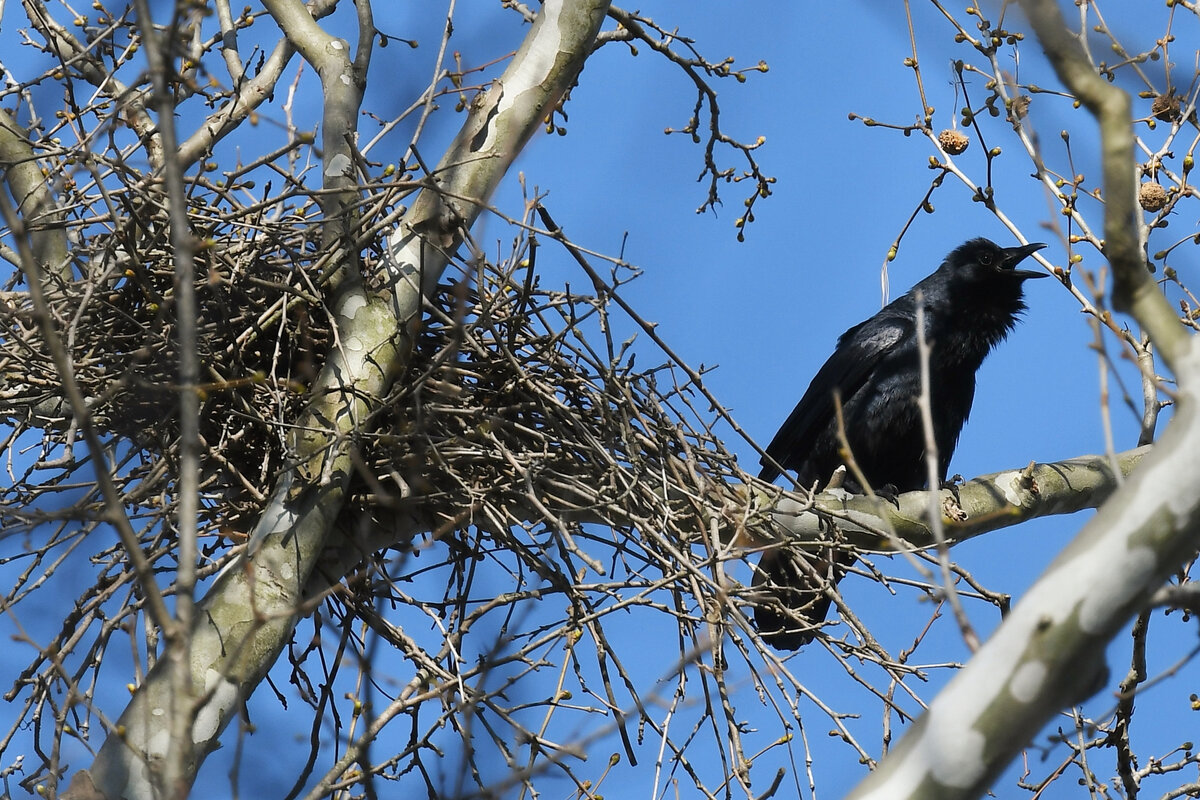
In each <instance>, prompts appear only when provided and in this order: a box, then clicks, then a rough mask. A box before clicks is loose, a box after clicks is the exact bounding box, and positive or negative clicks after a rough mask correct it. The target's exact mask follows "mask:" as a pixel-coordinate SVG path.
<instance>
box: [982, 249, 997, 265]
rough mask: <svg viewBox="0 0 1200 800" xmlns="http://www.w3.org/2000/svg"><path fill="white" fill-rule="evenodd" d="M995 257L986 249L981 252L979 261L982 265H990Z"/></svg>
mask: <svg viewBox="0 0 1200 800" xmlns="http://www.w3.org/2000/svg"><path fill="white" fill-rule="evenodd" d="M994 260H995V258H994V257H993V256H992V254H991V253H989V252H987V251H986V250H985V251H984V252H982V253H980V254H979V263H980V265H981V266H984V267H990V266H991V265H992V262H993V261H994Z"/></svg>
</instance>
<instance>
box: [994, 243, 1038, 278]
mask: <svg viewBox="0 0 1200 800" xmlns="http://www.w3.org/2000/svg"><path fill="white" fill-rule="evenodd" d="M1045 246H1046V245H1045V244H1043V243H1041V242H1034V243H1033V244H1026V245H1022V246H1021V247H1009V248H1006V249H1005V251H1004V265H1003V268H1004V269H1006V270H1011V271H1012V275H1013V277H1014V278H1020V279H1021V280H1026V279H1028V278H1045V277H1047V276H1048V273H1045V272H1034V271H1033V270H1029V269H1016V266H1017V264H1020V263H1021V262H1022V261H1024V260H1025V258H1026V257H1027V256H1031V255H1033V254H1034V253H1036V252H1037V251H1038V250H1041V249H1042V248H1043V247H1045Z"/></svg>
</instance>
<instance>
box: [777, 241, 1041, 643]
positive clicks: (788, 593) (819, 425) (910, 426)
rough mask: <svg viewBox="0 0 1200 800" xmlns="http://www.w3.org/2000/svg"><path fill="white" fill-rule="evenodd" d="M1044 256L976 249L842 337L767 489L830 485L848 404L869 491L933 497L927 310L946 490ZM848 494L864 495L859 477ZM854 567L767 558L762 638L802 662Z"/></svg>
mask: <svg viewBox="0 0 1200 800" xmlns="http://www.w3.org/2000/svg"><path fill="white" fill-rule="evenodd" d="M1043 247H1045V245H1044V244H1028V245H1024V246H1021V247H1009V248H1003V247H1000V246H998V245H996V244H994V243H992V242H990V241H988V240H987V239H972V240H970V241H969V242H966V243H965V244H963V245H961V246H959V247H957V248H955V249H954V250H953V251H952V252H951V253H950V254H949V255H948V256H946V260H945V261H943V262H942V265H941V266H940V267H938V269H937V270H936V271H935V272H934V273H933V274H932V275H930V276H929V277H927V278H925V279H924V280H922V281H921V282H919V283H918V284H917V285H916V286H914V287H913V288H912V289H911V290H910V291H909V292H908V294H906V295H904V296H903V297H901V298H899V299H897V300H895V301H893V302H892V303H890V304H888V305H887V306H886V307H884V308H883V309H882V310H881V311H880V312H879V313H877V314H876V315H875V316H873V317H871V318H870V319H868V320H866V321H865V322H862V323H860V324H858V325H855V326H854V327H853V328H851V329H850V330H848V331H846V332H845V333H843V334H842V336H841V338H839V339H838V343H837V347H836V348H834V351H833V355H831V356H830V357H829V360H828V361H826V362H825V365H824V366H822V367H821V369H820V370H819V371H818V372H817V375H816V377H815V378H813V380H812V383H811V384H809V387H808V390H807V391H806V392H805V393H804V396H803V397H802V398H800V402H799V403H798V404H797V405H796V408H795V409H794V410H793V411H792V413H791V414H790V415H789V416H788V418H787V420H786V421H785V422H784V423H783V426H782V427H781V428H780V429H779V432H778V433H776V434H775V438H774V439H772V440H771V444H770V445H768V446H767V457H765V458H763V460H762V463H763V468H762V472H761V473H760V475H759V477H760V478H762V479H763V480H768V481H770V480H774V479H775V478H776V477H778V475H779V469H780V468H781V467H782V468H783V469H786V470H791V471H793V472H794V473H795V478H796V481H797V482H798V483H799V484H800V485H802V486H805V487H808V488H811V487H812V486H814V485H816V484H824V483H826V482H828V481H829V479H830V477H831V476H832V475H833V473H834V471H835V470H836V469H837V468H838V467H840V466H842V465H843V464H845V463H846V461H847V459H846V458H845V457H844V456H843V454H842V451H841V440H840V434H839V429H838V422H837V406H838V404H839V403H840V405H841V415H842V420H843V427H844V432H845V433H844V435H845V441H846V444H848V445H849V452H850V457H851V459H852V460H853V462H854V466H855V467H856V468H857V471H858V474H860V475H861V476H862V478H863V479H864V480H865V481H866V483H867V484H868V485H869V486H870V487H873V488H874V489H877V490H880V489H881V490H885V491H888V492H908V491H914V490H917V489H922V488H924V487H925V485H926V484H927V482H928V481H927V477H926V476H927V475H928V469H927V467H926V462H925V431H924V428H923V426H922V424H921V413H920V410H919V408H918V405H917V401H918V399H919V397H920V394H921V364H920V359H919V357H918V348H917V333H916V313H917V304H918V302H920V303H921V304H922V306H923V310H924V316H925V340H926V342H927V343H928V345H929V347H930V356H929V378H930V381H929V383H930V400H931V407H932V411H933V414H932V416H933V439H934V442H935V444H936V445H937V455H938V480H939V481H941V482H943V483H944V482H945V480H946V470H947V467H949V465H950V456H951V454H953V452H954V446H955V445H956V444H957V443H958V435H959V433H960V432H961V431H962V427H963V423H965V422H966V421H967V415H968V414H970V413H971V401H972V400H973V398H974V396H975V372H976V370H978V369H979V365H980V364H982V363H983V359H984V357H985V356H986V355H987V354H988V353H989V352H990V351H991V349H992V348H993V347H995V346H996V345H997V344H999V343H1000V342H1001V341H1003V340H1004V337H1005V336H1007V335H1008V333H1009V331H1011V330H1012V329H1013V326H1014V325H1016V322H1017V319H1018V317H1019V316H1020V314H1021V312H1022V311H1023V310H1024V309H1025V303H1024V301H1023V299H1022V288H1023V285H1024V282H1025V281H1026V280H1028V279H1030V278H1044V277H1046V274H1045V273H1042V272H1032V271H1029V270H1022V269H1017V268H1016V266H1017V264H1019V263H1020V262H1021V261H1022V260H1023V259H1024V258H1025V257H1026V256H1028V255H1030V254H1031V253H1034V252H1036V251H1038V250H1040V249H1041V248H1043ZM918 298H919V299H918ZM850 475H851V476H853V475H854V471H853V470H851V472H850ZM845 485H846V488H848V489H852V490H857V491H861V489H862V487H861V486H860V484H859V482H858V481H857V480H855V479H854V478H853V477H851V478H848V479H847V481H846V484H845ZM853 563H854V556H853V555H852V554H848V553H844V552H843V553H834V552H833V551H832V550H826V551H825V552H823V553H821V554H819V555H818V554H813V557H812V558H811V559H809V560H808V566H809V569H805V568H804V565H802V564H801V562H800V561H799V560H798V559H797V557H796V556H795V555H792V554H789V553H787V552H786V551H783V550H780V549H775V550H769V551H767V552H765V553H764V554H763V556H762V559H761V560H760V561H759V570H758V573H757V575H756V576H755V581H754V583H755V586H761V587H766V588H768V589H769V590H770V598H771V599H769V600H767V601H765V602H760V603H759V604H758V605H757V606H756V607H755V611H754V620H755V623H756V624H757V626H758V629H759V632H760V633H761V634H762V636H763V638H764V639H765V640H766V641H767V642H768V643H770V644H771V645H772V646H774V647H776V648H779V649H782V650H795V649H796V648H798V647H800V646H801V645H803V644H806V643H807V642H809V641H810V640H811V639H812V638H813V635H814V634H815V632H816V628H817V626H818V625H819V624H820V623H821V622H822V621H823V620H824V619H825V615H826V614H827V613H828V611H829V605H830V597H829V595H828V594H827V593H826V587H827V586H830V585H831V584H832V583H835V582H836V581H837V580H838V579H840V578H841V577H842V575H843V574H844V572H845V570H846V568H847V567H848V566H850V565H851V564H853Z"/></svg>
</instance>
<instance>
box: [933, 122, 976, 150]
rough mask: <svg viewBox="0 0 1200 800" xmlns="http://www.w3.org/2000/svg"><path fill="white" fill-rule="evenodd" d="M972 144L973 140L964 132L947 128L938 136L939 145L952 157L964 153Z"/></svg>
mask: <svg viewBox="0 0 1200 800" xmlns="http://www.w3.org/2000/svg"><path fill="white" fill-rule="evenodd" d="M970 143H971V140H970V139H968V138H967V136H966V134H964V133H963V132H962V131H956V130H953V129H951V128H947V129H946V130H944V131H942V132H941V133H939V134H938V144H940V145H941V146H942V149H943V150H945V151H946V152H947V153H949V154H950V155H952V156H956V155H959V154H960V153H962V152H963V151H964V150H966V149H967V145H969V144H970Z"/></svg>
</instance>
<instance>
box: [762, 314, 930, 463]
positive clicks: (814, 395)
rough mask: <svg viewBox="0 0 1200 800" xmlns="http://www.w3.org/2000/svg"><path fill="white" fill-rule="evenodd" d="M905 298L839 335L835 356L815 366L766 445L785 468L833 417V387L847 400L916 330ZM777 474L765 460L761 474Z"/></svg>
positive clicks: (796, 460) (803, 455)
mask: <svg viewBox="0 0 1200 800" xmlns="http://www.w3.org/2000/svg"><path fill="white" fill-rule="evenodd" d="M907 299H908V298H907V296H906V297H903V298H900V299H899V300H897V301H896V302H894V303H892V304H891V305H889V306H888V307H887V308H884V309H883V310H882V311H880V312H879V313H878V314H876V315H875V316H873V317H871V318H870V319H868V320H866V321H865V322H861V323H859V324H858V325H855V326H854V327H853V328H851V329H850V330H848V331H846V332H845V333H843V334H842V335H841V337H840V338H838V343H837V347H836V348H835V349H834V351H833V355H831V356H830V357H829V360H828V361H826V362H825V364H824V366H822V367H821V369H820V370H818V371H817V374H816V377H814V378H813V379H812V383H810V384H809V385H808V390H807V391H806V392H805V393H804V396H803V397H801V398H800V402H799V403H797V404H796V407H795V408H794V409H793V410H792V413H791V414H790V415H788V418H787V419H786V420H785V421H784V423H783V425H781V426H780V428H779V431H778V432H777V433H776V434H775V438H774V439H772V440H771V443H770V444H769V445H767V454H768V455H769V456H771V457H772V458H774V459H775V460H776V461H778V462H779V463H780V464H781V465H783V466H784V467H785V468H787V469H799V468H800V467H801V466H802V465H803V464H804V462H805V461H806V460H807V459H808V458H809V454H810V453H811V451H812V449H813V446H814V444H815V442H816V440H817V437H818V436H820V435H821V433H822V431H824V430H825V429H826V428H827V427H828V426H829V425H830V423H831V422H832V421H833V419H834V416H835V415H834V408H835V407H834V402H833V395H834V392H835V391H836V392H837V393H838V395H839V396H840V397H841V402H842V403H843V404H845V403H846V402H847V401H848V400H849V399H850V398H851V397H853V396H854V393H855V392H857V391H858V390H859V389H860V388H862V386H863V384H865V383H866V382H867V381H868V379H869V378H870V377H871V373H872V372H873V371H874V370H875V368H876V366H877V365H878V364H879V362H880V360H882V359H883V358H885V357H886V356H887V355H888V354H889V353H891V352H893V351H894V350H895V349H896V348H897V346H899V345H900V344H901V343H902V342H904V341H905V340H906V339H908V338H910V337H911V336H913V335H914V320H913V318H912V313H911V309H906V308H905V307H904V306H905V305H906V304H905V303H904V302H903V301H904V300H907ZM778 475H779V470H777V469H775V467H773V466H771V465H769V464H768V463H767V462H766V461H765V460H764V462H763V468H762V472H760V473H759V477H760V478H762V479H763V480H767V481H770V480H774V479H775V478H776V477H777V476H778ZM821 477H822V479H824V478H828V477H829V476H828V475H824V476H821Z"/></svg>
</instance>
